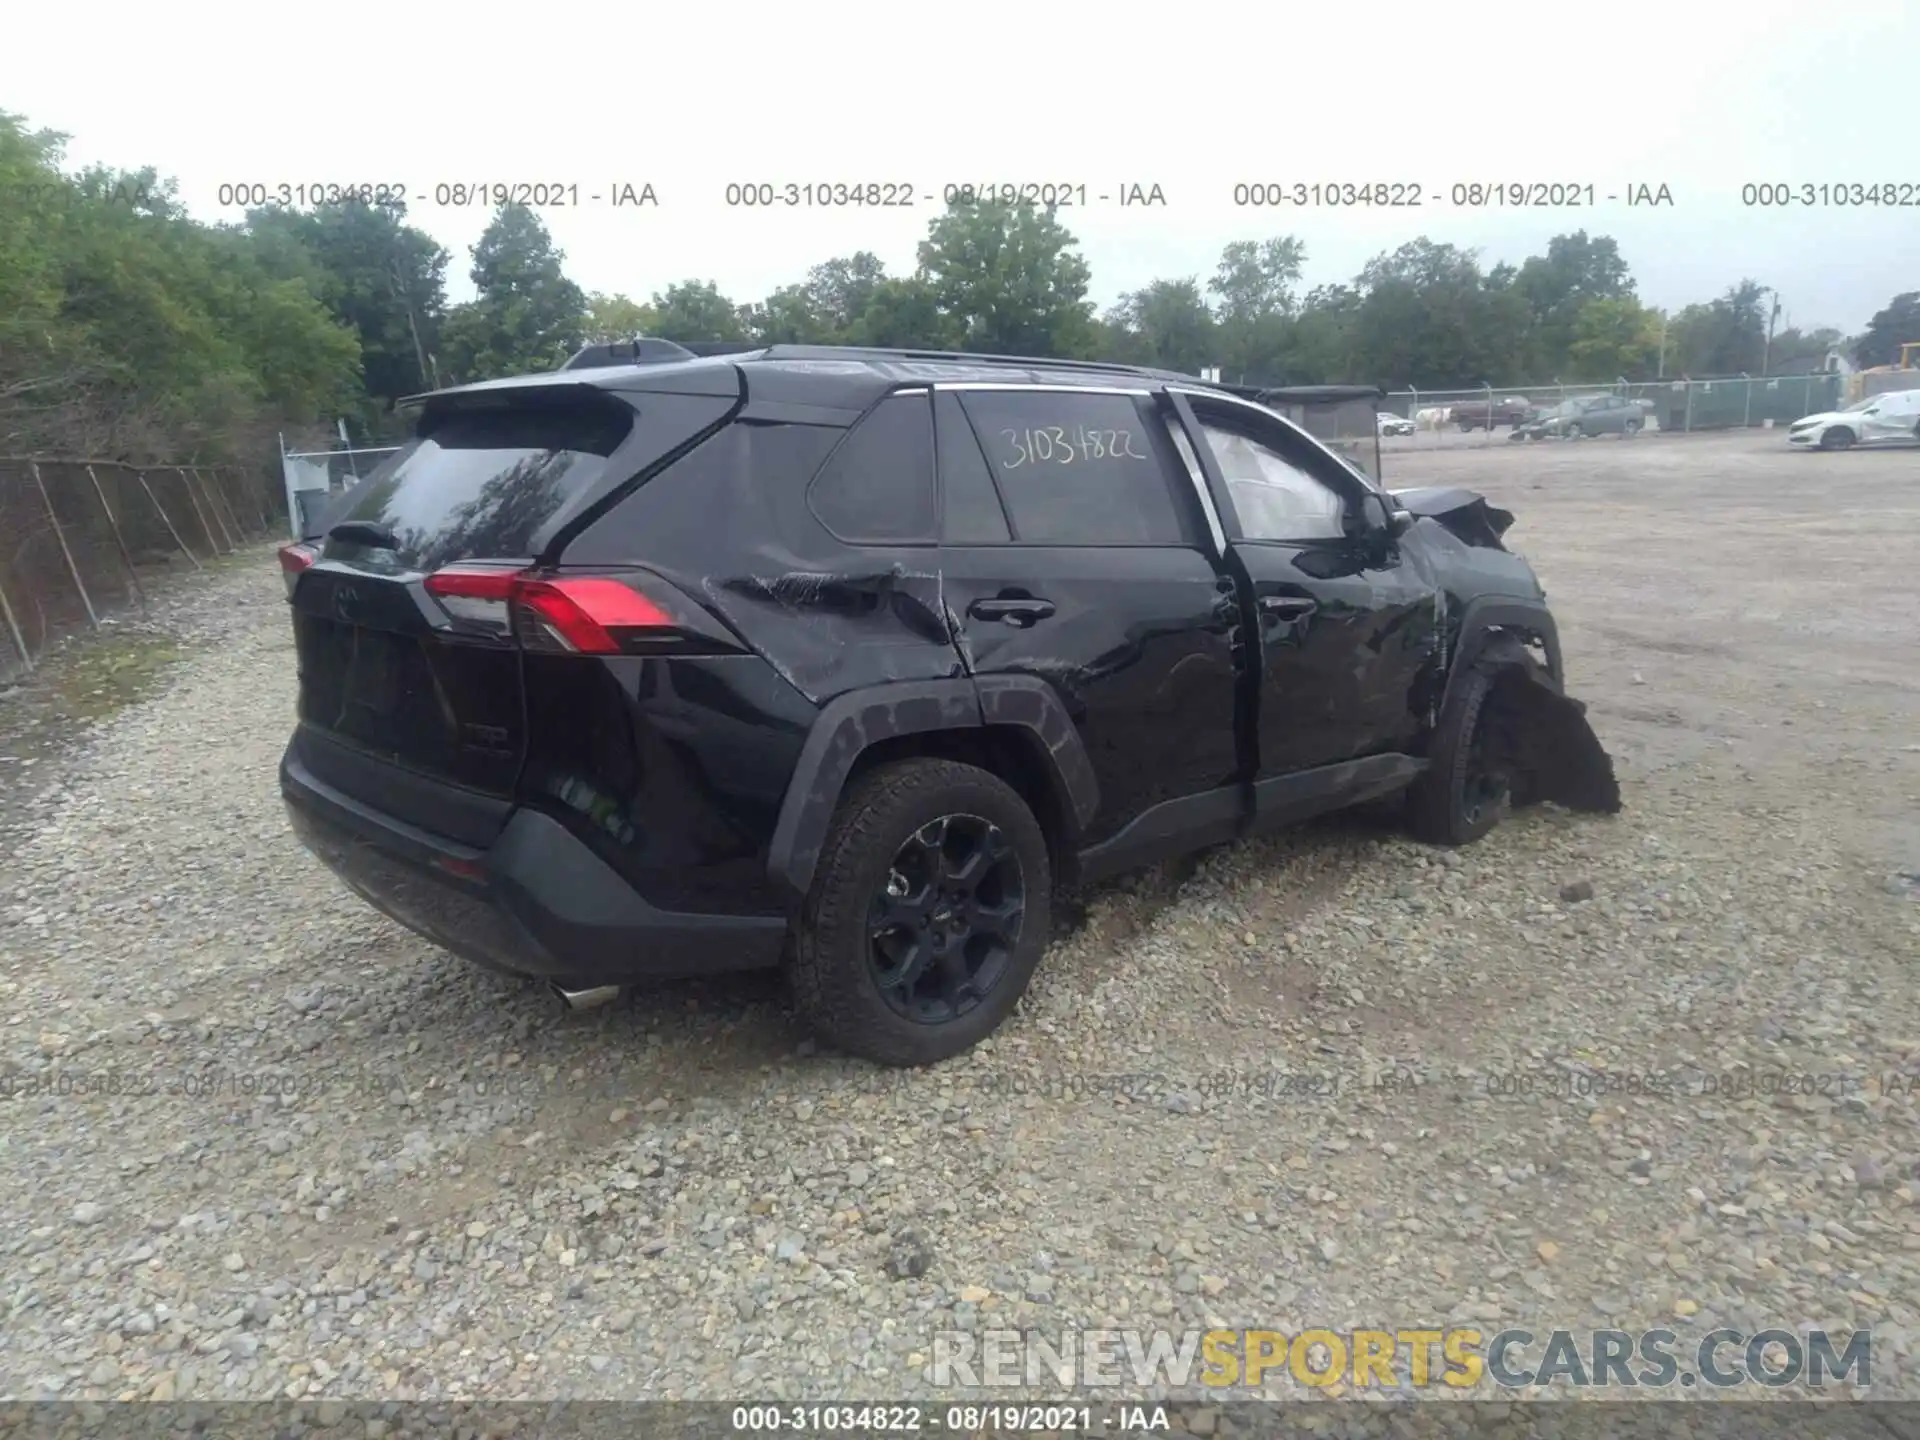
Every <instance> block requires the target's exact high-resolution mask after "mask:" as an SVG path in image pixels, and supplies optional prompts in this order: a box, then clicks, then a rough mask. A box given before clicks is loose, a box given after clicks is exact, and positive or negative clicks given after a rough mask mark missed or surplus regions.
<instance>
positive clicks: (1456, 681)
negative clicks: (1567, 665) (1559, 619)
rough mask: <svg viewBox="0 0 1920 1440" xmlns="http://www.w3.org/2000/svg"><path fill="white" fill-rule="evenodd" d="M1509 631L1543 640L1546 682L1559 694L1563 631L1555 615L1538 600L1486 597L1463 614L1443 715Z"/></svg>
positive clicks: (1442, 702)
mask: <svg viewBox="0 0 1920 1440" xmlns="http://www.w3.org/2000/svg"><path fill="white" fill-rule="evenodd" d="M1506 630H1526V631H1530V632H1532V633H1533V634H1535V635H1538V636H1539V637H1540V644H1541V646H1542V648H1543V649H1545V651H1546V652H1547V678H1548V679H1549V680H1550V681H1551V682H1552V686H1553V689H1555V690H1556V691H1557V690H1559V689H1560V688H1561V687H1562V686H1563V685H1564V684H1565V683H1566V672H1565V670H1564V669H1563V668H1562V665H1561V659H1560V627H1559V626H1557V625H1556V624H1554V621H1553V612H1552V611H1550V610H1548V609H1547V607H1546V604H1545V603H1544V602H1543V601H1539V600H1522V599H1518V598H1516V597H1512V596H1506V595H1483V596H1481V597H1479V598H1478V599H1475V600H1470V601H1468V602H1467V606H1466V608H1465V609H1464V610H1463V611H1461V614H1460V631H1459V636H1460V638H1459V642H1458V646H1457V648H1456V649H1455V651H1454V655H1453V663H1452V664H1451V665H1449V666H1448V667H1447V683H1446V689H1445V690H1444V691H1443V692H1442V693H1441V697H1440V711H1441V713H1442V714H1444V713H1446V708H1447V706H1448V705H1449V704H1451V703H1452V701H1453V697H1454V694H1455V692H1456V691H1457V690H1458V689H1459V686H1460V681H1461V677H1462V676H1464V675H1466V674H1467V673H1468V672H1470V671H1471V670H1472V669H1473V667H1474V665H1475V664H1476V663H1477V662H1478V661H1480V660H1481V659H1483V658H1485V656H1486V653H1487V651H1488V649H1489V647H1491V646H1494V645H1496V644H1497V642H1499V641H1500V640H1501V639H1502V638H1503V637H1502V632H1503V631H1506Z"/></svg>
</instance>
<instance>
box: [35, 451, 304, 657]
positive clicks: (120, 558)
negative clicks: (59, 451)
mask: <svg viewBox="0 0 1920 1440" xmlns="http://www.w3.org/2000/svg"><path fill="white" fill-rule="evenodd" d="M275 489H277V487H270V486H264V485H263V484H262V483H261V481H260V478H259V477H255V476H250V475H249V474H248V473H247V472H245V471H243V470H241V469H239V468H236V467H233V466H224V465H146V466H137V465H127V464H122V463H120V462H118V461H112V460H76V459H68V458H46V457H11V456H0V683H5V682H7V681H10V680H12V679H14V678H15V677H16V676H18V675H20V674H22V673H25V672H30V671H31V670H32V669H33V668H34V666H35V664H36V663H38V661H39V660H40V658H41V657H42V656H43V655H44V654H45V653H46V651H47V648H48V647H49V646H50V645H52V644H54V643H55V642H56V641H58V640H60V639H61V638H62V637H64V636H66V635H70V634H73V633H74V632H76V631H79V630H84V629H88V628H97V627H98V626H99V624H100V622H101V620H102V618H103V617H106V616H109V615H112V614H114V613H116V612H119V611H122V610H128V609H144V608H145V606H146V603H147V591H148V587H149V585H150V583H151V582H152V580H153V579H154V578H156V577H158V576H161V575H165V574H170V573H175V572H177V571H179V570H182V569H188V568H191V569H193V570H200V569H203V568H205V567H206V566H207V565H209V564H211V563H212V562H213V561H215V560H217V559H218V558H219V557H220V556H222V555H231V554H232V553H234V551H236V550H238V549H239V548H241V547H242V546H245V545H250V544H254V543H257V542H258V541H260V540H263V539H266V538H268V537H269V536H273V535H276V534H277V533H278V532H279V531H280V530H281V529H282V528H284V519H283V518H282V517H281V516H280V515H279V513H278V512H279V508H280V502H279V500H278V498H277V496H276V495H275V494H274V493H273V492H274V490H275Z"/></svg>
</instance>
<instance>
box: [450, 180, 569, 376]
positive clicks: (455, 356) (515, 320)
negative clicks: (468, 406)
mask: <svg viewBox="0 0 1920 1440" xmlns="http://www.w3.org/2000/svg"><path fill="white" fill-rule="evenodd" d="M564 259H565V257H564V256H563V255H562V254H561V252H560V251H559V250H557V249H555V248H554V244H553V240H552V237H550V236H549V235H548V234H547V227H546V226H545V225H544V224H543V223H542V222H541V220H540V217H539V216H538V215H536V214H535V213H534V212H533V210H532V209H531V208H530V207H528V206H525V205H502V206H501V207H500V208H499V210H497V211H496V212H494V217H493V219H492V221H491V222H490V223H489V224H488V226H487V228H486V230H485V231H484V232H483V233H482V234H481V236H480V241H479V243H478V244H477V245H475V246H474V247H473V271H472V275H473V285H474V289H475V290H477V291H478V292H479V295H478V298H477V299H476V300H474V302H473V303H472V304H471V305H463V306H460V307H459V308H458V309H456V310H454V311H453V312H452V313H451V314H450V315H449V316H448V317H447V323H446V332H445V333H446V352H447V355H446V358H447V363H448V368H449V369H450V370H451V371H452V372H453V374H454V375H455V376H456V377H458V378H459V379H461V380H489V379H492V378H494V377H496V376H500V375H518V374H527V373H536V372H541V371H547V370H557V369H558V368H559V367H560V366H561V365H563V364H565V363H566V361H567V358H568V357H569V356H570V355H572V354H573V353H574V352H575V351H576V350H578V349H579V348H580V344H581V335H582V333H583V331H584V329H585V326H586V303H587V302H586V296H585V295H583V294H582V293H581V290H580V287H579V286H578V285H576V284H574V283H573V281H571V280H569V279H568V278H567V277H566V273H565V271H564V270H563V269H562V268H561V263H562V261H563V260H564Z"/></svg>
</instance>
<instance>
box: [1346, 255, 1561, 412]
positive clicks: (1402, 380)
mask: <svg viewBox="0 0 1920 1440" xmlns="http://www.w3.org/2000/svg"><path fill="white" fill-rule="evenodd" d="M1358 289H1359V290H1360V292H1361V298H1360V301H1359V303H1358V305H1357V306H1356V307H1355V308H1354V312H1353V318H1352V325H1351V328H1350V331H1349V334H1350V336H1351V339H1352V344H1353V353H1352V357H1351V358H1352V359H1353V361H1354V362H1356V363H1357V364H1359V365H1360V366H1362V367H1363V368H1364V370H1365V371H1366V372H1368V373H1369V378H1378V379H1380V380H1383V381H1386V382H1388V383H1390V384H1392V385H1394V386H1400V385H1409V384H1411V385H1416V386H1418V387H1420V388H1421V389H1423V390H1424V389H1445V388H1449V387H1456V386H1458V387H1469V386H1479V385H1483V384H1489V383H1493V384H1500V383H1510V382H1511V380H1513V379H1517V378H1519V377H1516V376H1514V375H1513V369H1514V364H1515V359H1516V356H1517V354H1518V352H1519V351H1520V348H1521V345H1522V343H1523V341H1524V338H1525V335H1526V332H1527V325H1528V316H1527V306H1526V301H1525V300H1524V299H1523V298H1522V297H1521V295H1520V294H1519V293H1518V291H1517V289H1516V288H1515V287H1514V286H1512V285H1500V284H1495V285H1489V284H1488V283H1487V277H1485V276H1483V275H1482V274H1481V273H1480V268H1479V265H1478V264H1477V262H1476V261H1475V259H1474V256H1473V254H1472V253H1471V252H1470V251H1466V250H1461V249H1459V248H1458V247H1456V246H1453V245H1445V244H1437V243H1435V242H1434V241H1431V240H1428V239H1426V238H1425V237H1424V236H1423V237H1421V238H1420V239H1417V240H1412V241H1409V242H1408V243H1407V244H1405V245H1402V246H1401V247H1400V248H1399V249H1398V250H1395V251H1393V252H1391V253H1390V254H1384V255H1379V256H1376V257H1374V259H1373V260H1371V261H1369V262H1368V263H1367V265H1366V267H1365V269H1363V270H1362V271H1361V272H1360V278H1359V282H1358Z"/></svg>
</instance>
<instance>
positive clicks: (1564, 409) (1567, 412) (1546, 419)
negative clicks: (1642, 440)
mask: <svg viewBox="0 0 1920 1440" xmlns="http://www.w3.org/2000/svg"><path fill="white" fill-rule="evenodd" d="M1646 423H1647V407H1646V404H1645V403H1644V402H1642V401H1639V400H1629V399H1628V398H1627V397H1626V396H1624V395H1582V396H1580V397H1579V398H1578V399H1574V400H1568V401H1565V402H1563V403H1561V404H1559V405H1555V406H1554V407H1553V408H1552V409H1549V410H1543V411H1541V412H1540V414H1539V415H1537V416H1535V417H1534V418H1533V419H1531V420H1528V421H1526V422H1525V423H1523V424H1520V425H1516V426H1514V429H1513V434H1512V436H1511V437H1510V438H1511V439H1514V440H1579V439H1583V438H1584V437H1586V436H1588V435H1638V434H1639V433H1640V431H1641V430H1643V429H1644V428H1646Z"/></svg>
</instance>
